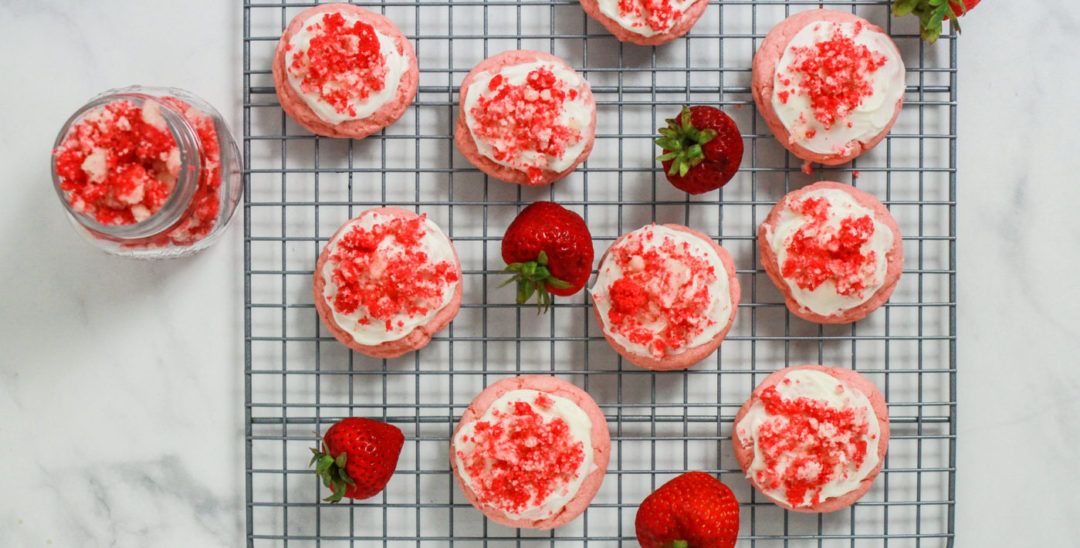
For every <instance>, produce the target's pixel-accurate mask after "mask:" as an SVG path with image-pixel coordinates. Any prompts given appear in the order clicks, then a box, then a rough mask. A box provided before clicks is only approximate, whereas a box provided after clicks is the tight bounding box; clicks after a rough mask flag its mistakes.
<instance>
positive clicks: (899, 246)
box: [758, 181, 904, 324]
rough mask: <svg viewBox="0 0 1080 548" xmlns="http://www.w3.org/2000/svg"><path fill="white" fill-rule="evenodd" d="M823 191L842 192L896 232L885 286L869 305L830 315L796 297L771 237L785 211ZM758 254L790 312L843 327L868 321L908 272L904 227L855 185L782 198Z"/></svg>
mask: <svg viewBox="0 0 1080 548" xmlns="http://www.w3.org/2000/svg"><path fill="white" fill-rule="evenodd" d="M821 191H840V192H843V193H845V194H847V195H848V196H850V197H851V199H852V200H854V202H855V203H856V204H858V205H859V206H860V207H862V208H865V209H867V210H870V211H872V212H873V216H874V221H876V222H877V223H881V224H882V225H884V226H885V227H888V229H889V231H891V232H892V243H891V245H888V246H887V248H885V250H884V253H885V274H884V279H883V281H882V282H881V285H880V286H879V287H878V288H877V289H876V290H875V291H874V293H873V294H872V295H871V296H870V298H869V299H867V300H866V301H865V302H862V303H859V304H854V305H853V306H851V307H848V308H842V309H839V310H836V311H830V312H829V313H823V311H821V310H819V311H817V312H815V311H814V310H813V309H811V305H810V303H808V302H800V300H799V298H798V297H797V296H796V294H795V293H796V292H795V291H794V290H793V289H792V287H791V286H790V285H789V282H788V280H787V279H785V278H784V276H783V275H782V273H781V271H782V268H781V265H780V264H779V258H778V257H777V253H776V250H775V249H773V246H772V244H771V243H770V235H772V234H773V233H774V231H776V230H777V227H778V224H779V222H780V218H781V216H782V215H783V214H784V211H785V210H788V209H789V208H791V207H793V206H794V205H796V204H799V203H800V202H801V201H802V199H803V198H804V197H805V196H806V195H807V194H810V193H817V192H821ZM876 241H877V240H876V239H875V238H874V237H871V240H870V242H868V243H869V244H870V246H871V247H873V245H874V243H875V242H876ZM758 251H759V253H760V254H761V264H762V266H764V267H765V272H766V273H768V275H769V278H770V279H771V280H772V281H773V283H774V284H776V287H777V288H778V289H780V291H781V292H783V294H784V301H785V304H786V305H787V307H788V310H790V311H791V313H792V314H795V315H796V316H799V317H800V318H803V319H804V320H807V321H810V322H814V323H824V324H843V323H852V322H856V321H859V320H861V319H863V318H865V317H866V316H867V315H868V314H870V313H871V312H873V311H874V310H876V309H877V308H878V307H880V306H881V305H883V304H885V302H886V301H888V300H889V297H890V296H891V295H892V292H893V290H894V289H896V284H897V282H898V281H899V280H900V274H901V273H902V272H903V270H904V244H903V238H902V236H901V234H900V227H899V226H898V225H897V224H896V219H894V218H893V216H892V214H890V213H889V210H888V209H887V208H886V207H885V206H884V205H883V204H882V203H881V202H879V201H878V200H877V198H875V197H873V196H871V195H870V194H867V193H866V192H863V191H861V190H859V189H857V188H855V187H853V186H851V185H844V184H840V183H834V182H830V181H823V182H819V183H815V184H812V185H810V186H807V187H804V188H801V189H799V190H796V191H793V192H790V193H788V194H787V195H786V196H784V197H783V198H781V199H780V201H779V202H777V204H776V206H774V207H773V209H772V211H770V212H769V216H768V217H766V218H765V222H763V223H761V227H759V228H758ZM875 253H876V251H875ZM864 254H865V253H864ZM834 287H835V285H834Z"/></svg>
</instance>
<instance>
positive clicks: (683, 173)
mask: <svg viewBox="0 0 1080 548" xmlns="http://www.w3.org/2000/svg"><path fill="white" fill-rule="evenodd" d="M667 123H668V125H667V127H665V128H661V129H660V135H661V137H660V138H659V139H657V140H656V144H658V145H660V148H662V149H663V150H664V153H663V154H661V155H660V156H659V157H658V158H657V160H660V161H661V162H663V164H664V171H665V172H667V178H668V181H671V184H672V185H675V188H678V189H679V190H684V191H686V192H689V193H690V194H702V193H705V192H709V191H710V190H716V189H718V188H720V187H722V186H724V185H726V184H727V183H728V181H730V180H731V178H732V177H734V176H735V173H736V172H737V171H739V164H741V163H742V157H743V142H742V135H741V134H740V133H739V126H737V125H735V120H732V119H731V117H730V116H728V115H727V114H724V111H722V110H720V109H718V108H715V107H706V106H694V107H683V109H682V112H681V113H679V117H678V118H671V119H669V120H668V121H667Z"/></svg>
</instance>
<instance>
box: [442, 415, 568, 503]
mask: <svg viewBox="0 0 1080 548" xmlns="http://www.w3.org/2000/svg"><path fill="white" fill-rule="evenodd" d="M553 404H554V401H553V400H552V399H551V398H550V397H548V396H546V395H544V394H540V395H538V396H537V397H536V399H535V400H534V401H533V402H532V403H531V404H530V403H529V402H527V401H515V402H511V403H510V404H509V406H508V409H507V410H506V411H505V412H504V411H503V410H501V409H493V410H492V411H491V415H492V417H493V420H491V421H477V422H476V423H474V425H473V433H472V437H471V438H470V437H468V436H463V437H462V439H461V441H463V442H466V443H469V442H471V443H472V444H473V445H474V446H475V447H474V448H473V450H472V451H469V452H465V451H462V450H460V449H459V450H458V451H457V458H459V459H461V462H462V465H463V466H464V469H465V471H466V472H467V473H468V475H469V477H470V478H471V479H472V482H473V483H472V485H471V487H472V490H473V492H474V493H475V494H476V497H477V498H478V499H480V500H481V501H482V502H485V503H487V504H489V505H491V506H494V507H495V508H498V509H499V510H502V511H504V512H507V513H512V514H520V513H523V512H524V511H526V510H528V509H530V508H535V507H537V506H539V505H541V504H543V503H544V501H545V500H547V498H548V497H550V496H552V495H553V494H558V493H562V492H563V490H564V489H565V488H566V486H567V485H568V484H569V483H570V482H571V481H573V480H574V479H575V478H576V477H577V472H578V468H579V467H580V466H581V463H582V462H583V461H584V460H585V447H584V444H583V443H582V442H581V441H578V440H575V439H574V436H573V434H572V433H571V432H570V426H569V425H568V424H567V423H566V421H565V420H563V419H562V418H557V417H556V418H550V419H549V418H545V417H543V416H542V415H540V414H539V413H538V412H537V410H536V408H540V409H548V408H550V407H551V406H552V405H553ZM534 406H535V407H534Z"/></svg>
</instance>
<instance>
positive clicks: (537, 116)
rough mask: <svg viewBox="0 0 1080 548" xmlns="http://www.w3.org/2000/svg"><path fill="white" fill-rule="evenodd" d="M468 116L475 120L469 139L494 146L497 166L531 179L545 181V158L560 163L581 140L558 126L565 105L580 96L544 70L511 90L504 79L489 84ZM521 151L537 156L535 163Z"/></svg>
mask: <svg viewBox="0 0 1080 548" xmlns="http://www.w3.org/2000/svg"><path fill="white" fill-rule="evenodd" d="M487 87H488V94H486V95H482V96H481V97H480V98H479V100H478V101H477V103H476V106H474V107H473V108H472V110H471V111H470V114H471V115H472V117H473V119H474V120H475V121H476V127H475V128H473V135H474V136H475V137H478V138H480V139H483V140H484V141H485V142H487V143H489V144H490V145H491V147H492V155H493V157H494V159H495V160H496V161H499V162H506V163H511V164H513V165H515V166H516V167H518V168H519V169H520V170H521V171H524V172H525V173H527V174H528V176H529V181H530V182H532V183H538V182H540V181H542V180H543V172H544V170H546V169H547V168H548V162H547V158H546V156H551V157H554V158H562V156H563V155H564V154H565V153H566V149H567V148H568V147H570V146H573V145H574V144H576V143H577V142H578V141H580V140H581V132H580V131H578V130H576V129H573V128H571V127H568V126H566V125H563V124H561V123H559V121H558V118H559V116H560V115H561V114H562V112H563V109H564V107H565V103H566V101H573V100H575V99H577V96H578V91H577V89H575V88H571V87H569V86H567V84H566V82H563V81H562V80H560V79H559V78H558V77H557V76H556V75H555V73H554V72H553V71H552V70H551V69H550V68H548V67H540V68H537V69H536V70H533V71H532V72H530V73H529V75H528V76H527V77H526V81H525V83H524V84H521V85H512V84H510V83H509V82H507V81H506V80H505V79H504V78H503V77H502V75H499V74H497V75H495V77H493V78H492V79H491V81H490V82H489V83H488V86H487ZM523 152H536V153H539V154H536V155H535V156H534V158H532V159H531V160H530V159H527V158H523V157H522V153H523Z"/></svg>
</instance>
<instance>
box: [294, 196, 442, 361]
mask: <svg viewBox="0 0 1080 548" xmlns="http://www.w3.org/2000/svg"><path fill="white" fill-rule="evenodd" d="M369 213H380V214H382V215H387V216H390V217H400V218H404V219H415V218H416V217H417V215H416V214H415V213H413V212H411V211H406V210H404V209H398V208H396V207H382V208H374V209H369V210H367V211H364V212H363V213H361V214H360V215H358V216H356V217H354V218H353V219H351V220H349V221H348V222H346V223H345V224H343V225H341V228H339V229H338V230H337V232H335V233H334V235H333V236H331V237H330V241H331V242H332V241H334V240H336V239H337V238H338V237H339V236H340V235H341V231H342V230H344V229H345V227H347V226H349V225H350V224H351V223H352V221H354V220H356V219H359V218H360V217H362V216H363V215H365V214H369ZM329 249H330V244H329V243H327V245H326V247H324V248H323V250H322V253H320V254H319V260H318V261H316V262H315V275H314V284H313V289H314V297H315V310H316V311H317V312H318V313H319V318H320V319H322V322H323V325H324V326H326V329H327V330H328V331H330V333H332V334H333V335H334V338H336V339H337V340H338V341H339V342H340V343H341V344H344V345H345V346H347V347H349V348H351V349H353V350H355V351H357V352H359V353H361V354H364V355H367V356H371V357H373V358H396V357H398V356H401V355H403V354H407V353H409V352H413V351H415V350H419V349H421V348H423V347H425V346H427V344H428V343H430V342H431V338H432V337H433V336H435V334H436V333H438V332H439V331H442V330H443V329H444V328H445V327H446V326H447V325H450V322H451V321H452V320H453V319H454V316H457V313H458V310H459V309H460V308H461V285H462V283H463V280H461V261H460V260H459V259H458V256H457V250H456V249H453V245H452V244H451V249H453V251H454V262H455V267H456V268H457V272H458V283H457V286H456V287H454V295H453V296H452V297H451V298H450V302H449V303H447V304H446V306H444V307H442V309H440V310H439V312H438V313H436V314H435V317H433V318H431V321H429V322H428V323H426V324H423V325H418V326H416V328H415V329H413V330H412V331H411V332H410V333H409V334H408V335H405V336H404V337H402V338H400V339H398V340H395V341H387V342H384V343H381V344H377V345H374V346H372V345H365V344H360V343H358V342H356V340H355V339H353V337H352V335H351V334H349V332H348V331H347V330H345V329H343V328H342V327H341V326H340V325H338V323H337V322H336V321H335V320H334V313H333V311H332V310H331V309H330V304H329V303H327V302H326V299H325V298H324V297H323V290H324V289H325V287H326V280H325V279H324V278H323V275H322V272H323V267H324V266H325V265H326V261H327V260H329V258H330V253H329V251H328V250H329Z"/></svg>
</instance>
